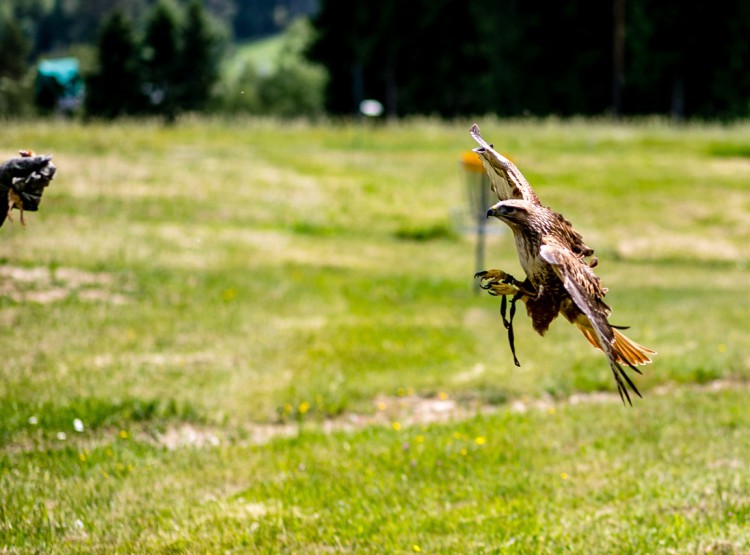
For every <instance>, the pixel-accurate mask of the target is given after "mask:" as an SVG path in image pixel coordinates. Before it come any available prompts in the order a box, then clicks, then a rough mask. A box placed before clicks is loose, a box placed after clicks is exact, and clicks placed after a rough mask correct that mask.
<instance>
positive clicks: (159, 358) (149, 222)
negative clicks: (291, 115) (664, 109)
mask: <svg viewBox="0 0 750 555" xmlns="http://www.w3.org/2000/svg"><path fill="white" fill-rule="evenodd" d="M471 123H473V121H468V120H467V121H465V122H463V121H462V122H456V123H452V124H444V123H438V122H434V121H415V122H409V123H404V124H400V125H394V126H379V127H376V126H367V125H362V126H360V125H333V124H326V125H317V126H311V125H306V124H293V123H281V122H272V121H258V120H242V121H235V122H220V121H213V122H210V121H192V120H191V121H185V122H182V123H180V124H179V125H176V126H174V127H168V128H164V127H161V126H159V125H156V124H151V123H142V122H131V123H126V124H122V125H118V126H107V125H98V124H96V125H87V126H82V125H76V124H66V123H38V124H26V125H21V124H12V123H5V124H4V128H3V133H2V135H1V136H0V146H1V147H2V148H0V153H2V154H1V155H0V158H2V159H6V158H8V157H10V156H12V155H13V154H14V152H15V151H16V150H17V149H19V148H33V149H34V150H37V151H39V152H45V153H46V152H48V153H51V154H53V155H54V157H55V162H56V163H57V165H58V168H59V170H58V176H57V178H56V180H55V181H54V182H53V183H52V185H51V186H50V188H49V190H48V191H47V193H46V194H45V198H44V200H43V202H42V205H41V210H40V212H38V213H34V214H27V217H26V220H27V227H26V228H21V227H20V226H19V225H18V224H17V223H16V224H11V223H6V224H5V225H4V226H3V228H2V229H0V262H1V264H0V324H1V325H2V327H3V330H4V333H3V336H2V339H0V341H1V344H0V348H1V351H2V353H3V364H2V365H1V366H0V374H1V375H2V379H1V380H0V420H1V423H0V430H1V431H0V437H1V438H2V443H0V468H1V469H2V470H0V549H3V548H6V550H8V551H9V552H15V551H18V552H29V551H31V552H34V551H37V552H40V553H49V552H53V553H54V552H60V553H62V552H70V551H73V552H102V553H105V552H112V551H119V552H123V553H125V552H128V553H129V552H156V553H160V552H165V553H166V552H205V553H216V552H221V551H225V550H229V551H230V552H233V551H234V552H245V551H250V552H254V551H259V552H268V553H273V552H279V551H284V552H289V551H291V552H301V553H308V552H329V551H333V552H374V553H375V552H377V553H380V552H411V553H413V552H420V551H421V552H424V553H428V552H440V551H442V552H446V553H457V552H477V553H482V552H487V553H494V552H530V551H531V552H534V551H537V552H539V551H541V552H545V551H546V552H551V553H559V552H560V551H563V550H565V549H566V548H567V549H569V550H570V551H571V552H576V553H580V552H585V551H589V552H602V553H608V552H642V553H652V552H658V551H667V550H669V549H671V550H674V551H677V552H689V553H695V552H699V553H702V552H723V553H733V552H737V553H740V552H744V551H747V550H750V537H749V536H748V533H747V524H748V522H747V515H748V507H749V506H750V505H749V503H750V501H749V500H748V499H749V498H748V496H747V491H748V489H747V488H748V483H749V482H750V471H748V470H747V469H748V468H750V460H748V455H750V452H749V449H750V447H748V445H750V444H749V443H748V439H750V438H748V435H749V432H750V429H749V428H748V424H749V423H748V416H747V414H748V412H747V411H746V410H745V407H746V406H747V405H748V402H750V389H748V388H747V387H746V386H745V380H746V379H747V377H748V376H750V357H749V355H748V352H750V308H748V306H750V305H748V303H747V299H746V297H747V291H748V288H749V287H748V286H750V278H749V277H748V269H747V263H748V258H750V248H749V247H748V246H747V245H748V243H749V242H750V187H749V186H748V182H750V126H745V125H742V126H732V127H719V126H681V127H671V126H668V125H666V124H663V123H659V122H640V123H637V124H629V125H628V124H621V125H613V124H610V123H606V122H597V121H580V122H579V121H576V122H564V123H561V122H555V121H542V122H503V121H496V120H486V121H482V120H480V121H479V123H480V126H481V127H482V132H483V134H484V136H485V137H486V138H487V139H488V140H490V141H491V142H494V143H495V145H496V147H498V148H499V149H500V150H501V151H503V152H504V153H506V154H508V155H509V156H511V157H512V158H513V159H514V160H515V161H516V163H517V164H518V165H519V167H520V169H521V171H523V172H524V173H525V175H526V176H527V177H528V178H529V180H530V181H531V183H532V185H534V187H535V188H536V191H537V193H538V194H539V196H540V197H541V199H542V201H543V202H544V203H545V204H548V205H551V206H552V207H553V208H555V209H557V210H559V211H561V212H562V213H563V214H564V215H565V216H566V217H568V218H569V219H570V220H572V221H573V222H574V224H575V225H576V227H577V228H578V229H579V231H581V232H582V233H583V235H584V237H585V239H586V241H587V243H588V244H589V245H590V246H592V247H593V248H595V249H596V251H597V255H598V256H599V259H600V265H599V267H598V268H597V272H598V273H599V275H601V277H602V279H603V281H604V284H605V285H606V286H607V287H608V288H609V289H610V293H609V294H608V296H607V300H608V302H609V303H610V304H611V305H612V306H613V309H614V313H613V317H612V320H613V322H615V323H617V324H622V325H630V326H631V329H630V330H629V331H628V334H629V335H630V336H631V337H633V338H634V339H636V340H637V341H639V342H642V343H643V344H645V345H647V346H649V347H653V348H654V349H656V350H657V351H658V352H659V355H658V357H656V359H655V362H654V364H653V365H651V366H649V367H646V369H645V372H644V376H643V377H640V376H639V377H637V380H636V381H637V384H638V386H639V388H640V389H641V391H642V392H643V393H644V399H643V400H642V401H641V400H637V401H636V402H635V406H634V407H633V408H632V409H630V408H628V409H626V408H624V407H622V406H621V405H620V404H619V402H618V401H616V398H615V397H614V396H610V395H607V396H602V397H600V396H596V395H594V396H593V399H594V400H600V399H601V400H602V401H603V402H593V401H592V402H583V403H578V404H574V405H571V404H569V403H568V402H567V401H566V400H567V399H569V398H570V396H571V395H576V397H575V399H580V398H581V397H580V395H578V394H587V393H597V392H607V393H614V383H613V380H612V376H611V373H610V371H609V368H608V366H607V364H606V362H605V360H604V358H603V356H602V355H601V354H599V353H597V352H595V351H594V350H593V349H591V347H590V346H589V345H588V344H587V342H586V341H585V340H584V338H583V337H582V336H581V335H580V334H579V333H578V332H577V331H576V330H575V329H573V328H572V327H571V326H569V325H568V324H567V323H566V322H564V321H562V320H561V321H559V322H555V324H554V325H553V327H552V329H551V330H550V332H549V333H548V334H547V336H545V337H544V338H541V337H539V336H537V335H536V334H534V333H533V332H532V330H531V327H530V325H529V322H528V320H527V319H526V317H525V315H524V314H522V313H521V312H522V311H521V312H519V315H518V316H517V321H516V347H517V352H518V356H519V358H520V360H521V364H522V366H521V368H516V367H514V366H513V364H512V358H511V355H510V352H509V348H508V345H507V340H506V337H505V332H504V330H503V328H502V325H501V322H500V318H499V312H498V309H499V301H498V300H497V299H492V298H490V297H487V296H477V295H475V294H474V292H473V290H472V282H471V276H472V274H473V272H474V236H473V235H471V234H470V233H467V232H466V230H467V228H468V227H469V223H470V222H469V220H468V218H467V215H466V212H467V192H466V182H465V177H466V176H465V175H464V174H463V173H462V169H461V167H460V164H459V158H460V154H461V152H462V151H464V150H466V149H469V148H472V146H473V145H472V141H471V139H470V137H469V135H468V132H467V131H468V128H469V126H470V125H471ZM16 220H17V218H16ZM490 226H491V230H492V234H491V235H490V242H489V245H488V253H487V256H488V261H487V264H488V265H490V266H493V267H499V268H502V269H505V270H508V271H510V272H511V273H515V274H516V275H517V276H520V275H521V274H522V272H521V270H520V268H519V266H518V262H517V261H516V258H515V252H514V249H513V246H512V241H511V239H510V237H509V236H508V234H507V233H505V232H504V230H502V229H501V227H502V224H500V223H498V222H493V223H490ZM715 380H721V382H720V384H721V385H722V388H721V389H719V388H716V387H712V386H711V384H710V383H709V382H714V381H715ZM701 384H703V385H701ZM440 397H442V398H443V399H445V398H447V400H449V401H455V402H456V406H457V407H458V408H460V407H479V406H484V407H485V408H487V407H491V408H492V409H493V410H491V411H489V412H488V411H487V410H485V411H484V412H485V414H483V415H477V416H473V412H472V410H474V409H469V410H468V411H467V410H461V411H457V415H456V417H455V418H453V419H452V420H450V421H449V422H447V423H426V424H409V423H410V422H412V421H414V420H415V419H416V418H415V417H414V415H413V414H411V413H409V411H408V410H407V411H406V413H398V412H394V413H390V412H387V411H385V408H384V407H385V406H386V405H388V406H396V405H398V403H399V399H406V398H408V400H409V406H411V407H414V406H417V407H418V406H419V402H418V400H419V399H420V398H422V399H426V400H434V399H438V398H440ZM610 401H613V402H610ZM520 406H523V407H526V408H528V409H529V410H527V411H526V412H518V408H519V407H520ZM410 410H411V409H410ZM477 410H478V409H477ZM384 412H386V413H387V416H385V417H384V415H383V414H382V413H384ZM459 413H460V415H461V417H460V418H459ZM362 415H364V416H362ZM353 416H357V418H356V419H353ZM369 416H372V418H373V419H374V420H375V421H377V422H379V423H383V422H386V423H387V425H385V426H383V425H377V426H366V425H363V423H365V424H366V422H367V420H368V417H369ZM467 416H468V417H467ZM76 419H78V420H79V421H80V422H76V424H74V421H76ZM324 421H333V422H335V423H347V422H350V423H351V422H356V424H352V425H346V426H345V425H343V424H342V425H337V426H335V427H337V429H339V430H340V431H338V432H336V433H334V434H332V435H331V434H324V433H322V432H321V431H320V429H321V425H322V424H323V423H324ZM75 425H77V426H78V429H79V430H80V429H81V427H82V428H83V431H76V429H75ZM267 425H277V429H278V430H279V431H280V432H281V431H283V432H284V434H287V435H288V434H289V433H292V436H293V437H291V438H290V437H279V438H276V439H273V440H271V441H270V442H269V443H262V444H257V442H256V439H257V431H258V429H261V428H262V429H263V430H265V436H264V437H268V435H269V434H271V435H272V434H273V430H274V429H276V428H274V427H273V426H267ZM268 430H271V431H270V432H269V431H268ZM174 437H176V438H177V440H174V441H170V440H169V438H174Z"/></svg>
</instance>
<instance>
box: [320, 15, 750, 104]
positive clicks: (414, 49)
mask: <svg viewBox="0 0 750 555" xmlns="http://www.w3.org/2000/svg"><path fill="white" fill-rule="evenodd" d="M315 27H316V30H317V32H318V35H317V37H318V38H317V40H316V41H315V43H314V44H313V45H312V47H311V48H310V50H309V56H310V58H311V59H313V60H315V61H318V62H320V63H322V64H323V65H325V66H326V68H327V69H328V72H329V81H328V87H327V90H326V102H327V108H328V110H329V111H331V112H333V113H352V112H353V111H355V110H356V107H357V106H358V104H359V102H360V101H361V100H362V99H363V98H375V99H378V100H381V101H383V102H384V104H385V106H386V111H387V113H388V114H390V115H407V114H438V115H441V116H448V117H451V116H456V115H458V114H483V113H496V114H499V115H503V116H513V115H519V114H536V115H547V114H559V115H563V116H565V115H571V114H602V113H608V112H609V113H616V114H652V113H662V114H672V115H673V116H676V117H683V116H697V117H706V118H733V117H747V116H748V115H749V114H750V72H748V68H749V67H750V2H745V1H742V0H725V1H723V2H720V3H719V4H718V5H717V4H712V3H705V2H704V3H694V2H680V1H678V0H664V1H661V2H652V1H649V0H609V1H605V0H569V1H566V2H559V1H551V0H548V1H537V2H523V1H520V0H494V1H490V0H460V1H459V0H412V1H411V2H409V3H408V5H407V4H404V3H403V2H399V1H398V0H383V1H381V2H378V5H377V9H373V8H372V4H371V3H370V2H366V1H365V0H323V1H322V3H321V9H320V12H319V14H318V16H317V17H316V19H315Z"/></svg>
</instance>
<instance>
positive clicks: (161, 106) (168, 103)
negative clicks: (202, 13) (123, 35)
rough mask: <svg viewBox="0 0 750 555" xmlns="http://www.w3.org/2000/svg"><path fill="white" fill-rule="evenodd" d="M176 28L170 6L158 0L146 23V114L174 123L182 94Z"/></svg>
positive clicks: (144, 58) (144, 63)
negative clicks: (152, 114)
mask: <svg viewBox="0 0 750 555" xmlns="http://www.w3.org/2000/svg"><path fill="white" fill-rule="evenodd" d="M181 66H182V62H181V60H180V44H179V27H178V23H177V15H176V14H175V12H174V11H173V9H172V7H171V6H170V5H168V4H167V3H166V2H164V1H161V0H160V1H159V2H158V3H157V4H156V5H155V6H154V8H153V10H152V12H151V15H150V17H149V19H148V22H147V24H146V33H145V37H144V41H143V68H144V71H143V75H144V81H145V84H144V88H145V91H146V93H147V95H148V100H149V108H148V111H149V112H150V113H154V114H161V115H163V116H164V117H165V118H166V120H167V121H174V119H175V117H176V116H177V113H178V112H179V108H180V106H179V103H180V95H181V83H180V76H181Z"/></svg>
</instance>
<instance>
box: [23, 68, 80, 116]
mask: <svg viewBox="0 0 750 555" xmlns="http://www.w3.org/2000/svg"><path fill="white" fill-rule="evenodd" d="M34 98H35V100H36V105H37V106H38V107H40V108H42V109H46V110H59V111H62V112H72V111H73V110H75V109H76V108H78V107H79V106H80V105H81V102H82V101H83V78H82V77H81V70H80V67H79V64H78V60H77V59H76V58H58V59H56V60H42V61H41V62H39V68H38V69H37V72H36V85H35V87H34Z"/></svg>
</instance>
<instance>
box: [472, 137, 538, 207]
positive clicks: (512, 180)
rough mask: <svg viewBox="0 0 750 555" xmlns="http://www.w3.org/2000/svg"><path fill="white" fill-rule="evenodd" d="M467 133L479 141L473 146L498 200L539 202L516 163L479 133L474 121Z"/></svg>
mask: <svg viewBox="0 0 750 555" xmlns="http://www.w3.org/2000/svg"><path fill="white" fill-rule="evenodd" d="M469 133H470V134H471V136H472V137H473V138H474V140H475V141H476V142H477V143H479V148H475V149H474V152H476V153H477V155H478V156H479V158H480V159H481V160H482V165H483V166H484V169H485V171H486V172H487V175H488V176H489V178H490V187H491V188H492V190H493V191H494V192H495V194H496V195H497V196H498V198H499V199H500V200H509V199H514V198H518V199H523V200H526V201H528V202H531V203H533V204H539V199H538V198H537V196H536V193H534V190H533V189H532V188H531V185H529V182H528V181H526V178H525V177H524V176H523V174H522V173H521V172H520V171H519V170H518V168H517V167H516V165H515V164H514V163H513V162H511V161H510V160H508V159H507V158H506V157H505V156H503V155H502V154H500V153H499V152H498V151H496V150H495V149H494V148H492V145H491V144H489V143H488V142H487V141H485V140H484V139H483V138H482V135H480V134H479V126H478V125H477V124H476V123H475V124H474V125H472V126H471V129H470V130H469Z"/></svg>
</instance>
